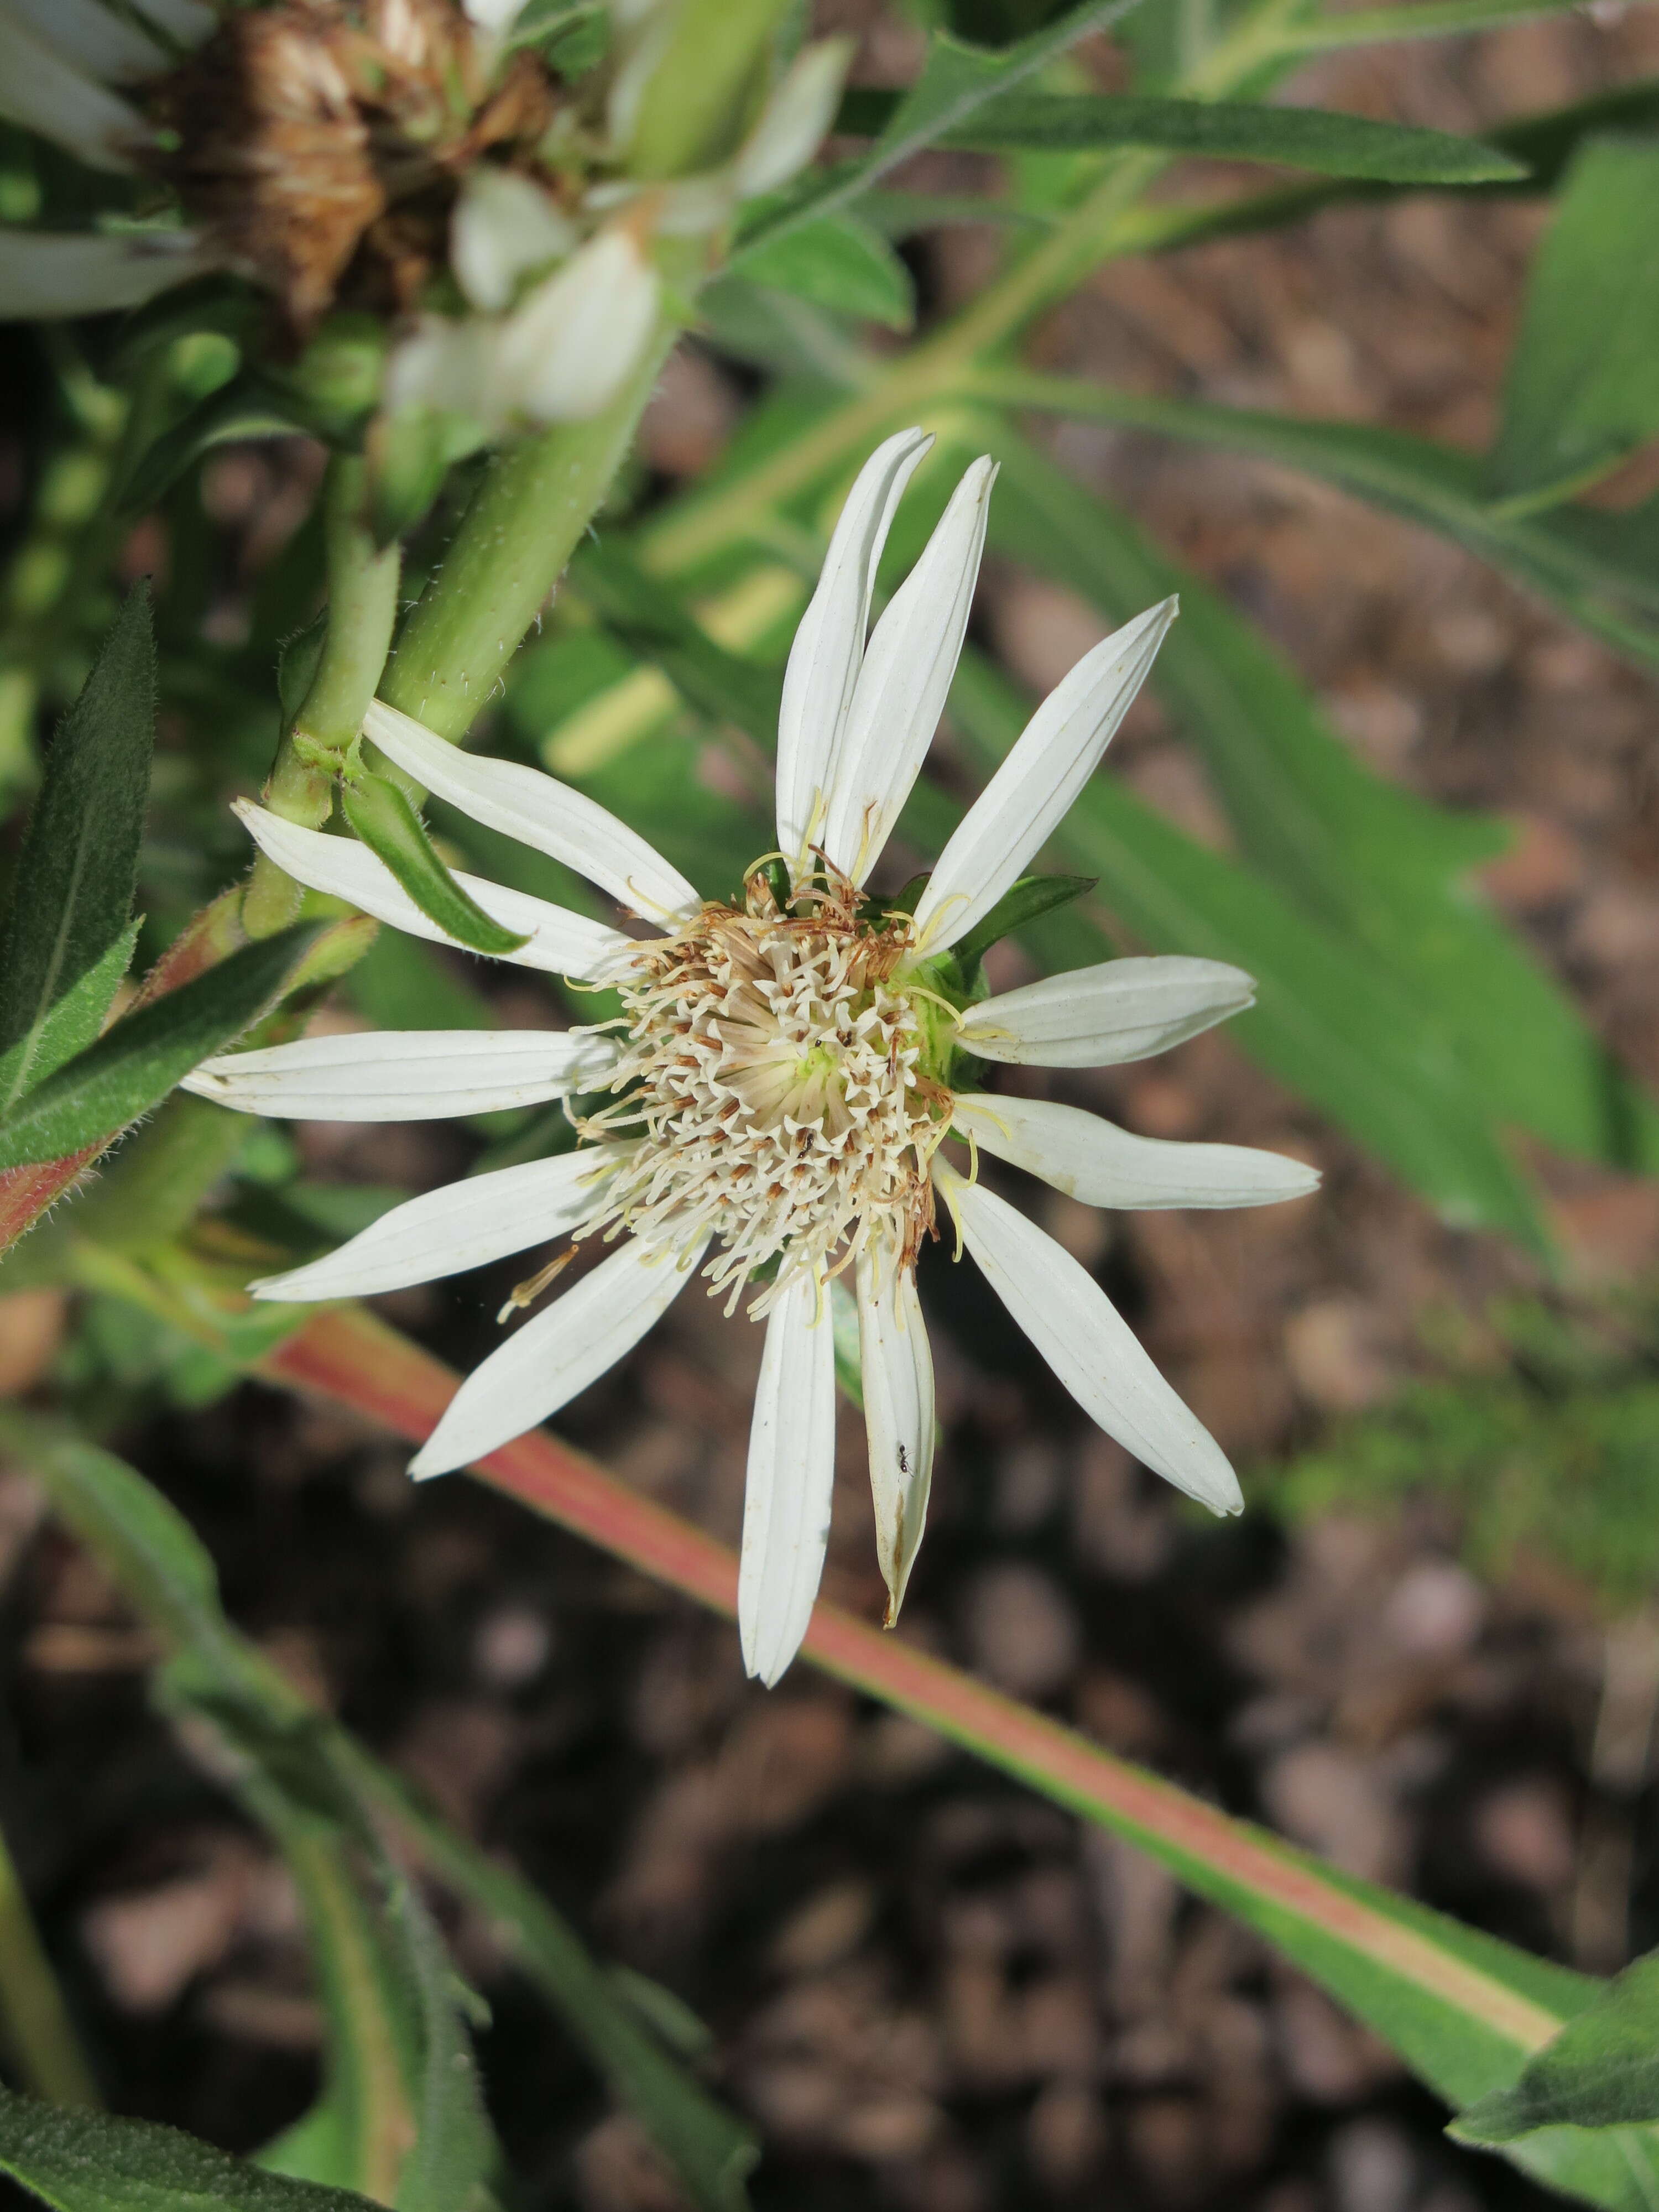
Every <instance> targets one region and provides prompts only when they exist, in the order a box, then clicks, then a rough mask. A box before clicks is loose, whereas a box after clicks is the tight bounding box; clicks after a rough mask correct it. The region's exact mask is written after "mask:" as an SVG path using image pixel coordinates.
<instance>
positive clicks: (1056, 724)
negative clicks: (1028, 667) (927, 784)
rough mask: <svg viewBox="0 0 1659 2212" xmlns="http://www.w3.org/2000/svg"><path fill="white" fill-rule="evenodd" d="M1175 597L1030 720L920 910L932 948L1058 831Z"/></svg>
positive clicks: (969, 923) (988, 902)
mask: <svg viewBox="0 0 1659 2212" xmlns="http://www.w3.org/2000/svg"><path fill="white" fill-rule="evenodd" d="M1175 618H1176V601H1175V600H1174V599H1164V600H1163V601H1162V602H1161V603H1160V604H1159V605H1157V606H1155V607H1149V608H1148V609H1147V611H1146V613H1145V614H1143V615H1137V616H1136V617H1135V618H1134V620H1133V622H1132V623H1125V624H1124V626H1123V628H1122V629H1120V630H1114V631H1113V633H1112V635H1111V636H1110V637H1109V638H1103V640H1102V641H1101V642H1100V643H1099V644H1098V645H1097V646H1096V647H1095V648H1094V650H1093V651H1092V652H1091V653H1085V654H1084V656H1083V658H1082V659H1081V660H1079V663H1078V665H1077V666H1076V667H1075V668H1074V669H1073V671H1072V672H1071V674H1070V675H1069V676H1067V677H1066V678H1064V679H1063V680H1062V681H1061V682H1060V684H1057V685H1056V686H1055V688H1054V690H1053V691H1051V692H1050V693H1049V695H1048V697H1047V698H1046V699H1045V700H1044V701H1043V702H1042V705H1041V706H1040V707H1039V708H1037V710H1036V714H1033V715H1032V717H1031V719H1030V721H1029V722H1028V723H1027V724H1026V726H1025V728H1024V731H1023V732H1022V733H1021V735H1020V738H1019V740H1018V743H1017V744H1015V746H1014V748H1013V750H1012V752H1011V753H1010V754H1009V755H1008V757H1007V759H1006V760H1005V761H1004V762H1003V763H1002V765H1001V767H1000V769H998V770H997V772H996V774H995V775H994V776H993V777H992V778H991V781H989V783H987V785H986V787H985V788H984V790H983V791H982V792H981V793H980V795H979V797H978V798H977V799H975V801H974V804H973V805H972V806H970V807H969V810H968V812H967V814H966V815H965V816H964V817H963V820H962V821H961V822H960V823H958V824H957V829H956V833H955V835H954V836H952V837H951V842H950V843H949V844H948V845H946V847H945V850H944V852H943V853H942V854H940V855H939V866H938V867H937V868H935V869H934V871H933V875H932V876H931V877H930V878H929V879H928V884H927V890H925V891H924V892H923V893H922V895H921V903H920V904H919V905H918V906H917V908H916V933H917V936H918V938H919V939H922V940H923V941H925V943H926V944H927V947H928V949H929V950H930V951H935V952H937V951H942V950H943V949H944V947H945V945H954V944H955V943H956V941H957V939H958V938H959V937H960V936H962V935H963V933H964V931H966V930H969V929H971V928H972V927H973V926H974V924H975V922H976V921H979V919H980V917H981V915H986V914H988V913H989V912H990V910H991V908H993V907H994V905H995V904H996V902H997V901H998V900H999V899H1000V897H1001V896H1002V894H1003V893H1004V891H1006V890H1007V889H1008V888H1009V886H1010V885H1011V884H1012V883H1014V882H1015V881H1016V879H1017V878H1018V876H1019V873H1020V872H1021V870H1022V869H1023V868H1024V866H1025V864H1026V862H1027V861H1028V860H1034V859H1035V858H1036V854H1038V853H1040V852H1041V851H1042V848H1043V846H1044V845H1046V844H1047V842H1048V839H1049V838H1050V837H1051V836H1053V835H1054V831H1055V830H1056V829H1058V828H1059V826H1060V822H1061V820H1062V818H1063V817H1064V816H1065V813H1066V809H1067V808H1068V807H1069V806H1070V805H1071V804H1072V802H1073V799H1075V798H1076V797H1077V795H1078V793H1079V791H1081V790H1082V788H1083V787H1084V785H1085V783H1086V782H1087V781H1088V780H1089V778H1090V777H1091V775H1093V774H1094V772H1095V769H1096V768H1097V766H1098V765H1099V762H1100V757H1101V755H1102V754H1103V752H1104V751H1105V750H1106V748H1107V746H1108V745H1109V744H1110V743H1111V741H1112V738H1114V737H1115V735H1116V732H1117V727H1118V725H1119V723H1120V722H1121V720H1123V717H1124V716H1125V714H1127V713H1128V711H1129V708H1130V705H1131V703H1132V702H1133V698H1134V696H1135V694H1136V692H1137V691H1139V689H1140V687H1141V684H1142V683H1143V682H1144V681H1145V680H1146V671H1147V670H1148V669H1149V668H1150V667H1151V666H1152V661H1153V659H1154V657H1155V656H1156V654H1157V652H1158V647H1159V646H1160V645H1161V644H1162V643H1163V641H1164V632H1165V631H1166V630H1167V629H1169V627H1170V623H1172V622H1173V621H1174V620H1175Z"/></svg>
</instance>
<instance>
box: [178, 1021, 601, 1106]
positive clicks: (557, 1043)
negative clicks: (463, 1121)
mask: <svg viewBox="0 0 1659 2212" xmlns="http://www.w3.org/2000/svg"><path fill="white" fill-rule="evenodd" d="M616 1057H617V1048H616V1045H615V1043H614V1042H612V1040H611V1038H610V1037H609V1036H596V1035H595V1034H594V1032H593V1031H592V1030H368V1031H365V1032H364V1033H362V1035H359V1036H315V1037H301V1038H299V1039H298V1040H297V1041H296V1042H295V1043H293V1044H272V1045H265V1046H263V1047H261V1048H259V1049H258V1050H257V1051H254V1052H233V1053H222V1054H220V1055H219V1056H218V1058H216V1059H215V1060H204V1061H203V1062H202V1065H201V1066H199V1067H198V1068H197V1070H196V1072H195V1073H194V1074H192V1075H187V1076H186V1077H185V1085H184V1087H185V1090H186V1091H195V1093H196V1094H197V1097H201V1098H211V1099H212V1100H214V1101H215V1103H216V1104H218V1105H221V1106H234V1108H235V1109H236V1110H237V1111H238V1112H239V1113H241V1114H273V1115H277V1116H279V1117H280V1118H281V1119H282V1120H283V1121H439V1120H442V1119H443V1118H445V1117H446V1116H447V1115H455V1114H493V1113H495V1112H498V1111H499V1110H500V1109H502V1108H503V1107H507V1106H539V1105H541V1104H542V1103H544V1101H546V1100H547V1099H550V1098H562V1097H567V1096H568V1094H569V1093H570V1092H572V1091H589V1090H592V1089H593V1088H594V1086H595V1085H599V1084H601V1083H603V1082H604V1080H605V1077H606V1076H607V1075H608V1074H609V1073H610V1072H611V1067H612V1066H614V1065H615V1062H616Z"/></svg>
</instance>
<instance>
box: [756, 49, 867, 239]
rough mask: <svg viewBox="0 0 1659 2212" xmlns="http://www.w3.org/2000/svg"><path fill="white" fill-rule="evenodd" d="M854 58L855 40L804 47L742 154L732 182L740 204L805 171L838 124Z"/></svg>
mask: <svg viewBox="0 0 1659 2212" xmlns="http://www.w3.org/2000/svg"><path fill="white" fill-rule="evenodd" d="M852 58H853V41H852V40H850V39H820V40H818V41H817V44H816V45H814V46H803V47H802V49H801V51H800V52H799V53H798V54H797V55H796V57H795V58H794V60H793V62H792V63H791V64H790V65H789V67H788V69H787V70H785V72H784V75H783V78H782V81H781V83H780V84H779V85H778V86H777V88H776V89H775V91H774V92H773V94H772V96H771V98H770V99H769V100H768V101H767V103H766V106H765V109H764V111H763V113H762V116H761V119H760V121H759V122H758V123H757V125H755V127H754V129H753V130H752V131H750V134H749V137H748V138H747V139H746V140H745V142H744V144H743V146H742V147H741V148H740V149H739V150H738V158H737V161H736V162H735V163H734V164H733V170H732V182H733V185H734V186H735V189H736V191H737V196H738V198H739V199H744V200H746V199H753V198H754V197H755V196H756V195H757V193H759V192H770V191H776V190H777V188H778V186H779V185H786V184H787V183H788V181H789V179H790V178H791V177H793V176H794V175H795V174H796V173H798V172H799V170H802V169H804V168H805V167H806V165H807V163H808V162H809V161H811V158H812V156H813V155H814V154H816V153H817V150H818V147H819V145H820V143H822V141H823V137H824V134H825V132H826V131H828V130H829V125H831V124H832V123H833V122H834V121H835V118H836V108H837V106H839V105H840V103H841V88H842V82H843V80H844V79H845V77H846V75H847V65H848V63H849V62H850V61H851V60H852Z"/></svg>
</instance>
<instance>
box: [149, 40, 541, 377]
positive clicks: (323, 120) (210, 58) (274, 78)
mask: <svg viewBox="0 0 1659 2212" xmlns="http://www.w3.org/2000/svg"><path fill="white" fill-rule="evenodd" d="M557 96H558V95H557V91H556V85H555V82H554V80H553V79H552V77H551V76H550V75H549V73H548V71H547V70H546V69H545V68H544V66H543V64H541V63H540V62H539V61H538V60H537V59H536V58H534V57H533V56H532V55H531V54H529V53H526V52H520V53H517V54H514V55H513V56H512V57H511V58H509V59H508V60H507V63H506V64H505V65H504V66H497V65H496V64H495V60H494V58H493V57H492V56H491V55H490V54H489V51H488V49H487V46H486V44H485V42H484V41H483V40H481V38H480V36H479V34H478V33H477V31H476V30H475V28H474V27H473V26H472V25H471V23H470V22H469V21H468V20H467V18H466V16H465V15H464V14H463V13H462V11H461V9H460V8H459V6H457V5H455V4H454V0H362V4H361V5H352V4H345V0H283V4H280V5H278V6H276V7H271V8H264V9H249V10H246V11H245V12H239V13H237V14H234V15H229V16H228V17H227V18H226V19H225V21H223V22H222V24H221V26H220V27H219V29H218V30H217V31H216V33H214V35H213V36H212V38H210V40H208V41H207V43H206V44H205V45H204V46H202V47H200V48H199V49H198V50H197V52H195V53H194V54H192V55H191V58H189V60H188V61H186V62H185V63H184V64H183V65H182V66H181V67H180V68H179V69H178V70H174V71H173V73H172V74H171V75H170V76H167V77H166V78H164V79H162V80H161V82H160V83H159V84H158V85H157V86H156V88H155V93H154V94H153V98H152V103H151V114H152V116H153V118H154V119H155V122H156V123H157V124H158V125H161V128H162V130H163V131H165V132H166V133H167V138H168V140H169V146H168V149H167V150H166V151H164V152H162V153H161V154H160V155H157V156H155V167H156V169H157V171H158V173H160V174H161V176H163V177H164V178H165V179H166V180H167V182H168V183H170V184H171V185H173V186H174V188H175V189H176V190H177V191H178V192H179V196H180V197H181V198H182V200H183V201H184V204H185V210H186V211H187V212H188V214H189V215H190V216H191V219H192V220H193V221H195V222H197V223H199V224H200V225H201V226H202V228H204V230H205V231H206V232H207V233H208V234H210V237H211V238H212V239H213V240H214V241H215V242H216V245H217V246H219V248H220V249H221V250H222V252H223V253H224V254H225V256H226V258H228V260H229V261H230V262H231V263H232V264H233V265H234V266H237V267H240V268H241V269H242V270H245V271H246V274H248V275H249V276H252V277H253V278H255V279H256V280H257V281H258V282H259V283H262V284H264V286H265V287H266V288H267V289H269V290H270V291H271V292H273V293H274V294H275V295H276V298H277V299H278V300H279V301H280V302H281V304H282V307H283V314H284V317H285V319H286V320H287V322H288V324H289V327H290V330H291V331H293V333H294V334H295V337H302V336H303V335H304V334H305V333H306V332H307V331H308V330H309V329H310V328H311V327H312V326H313V325H314V324H315V323H316V321H317V319H319V316H321V315H322V314H323V313H325V311H326V309H327V308H328V307H330V306H331V305H332V304H333V302H334V301H336V300H337V299H341V300H343V301H345V302H346V303H347V304H349V305H353V306H359V307H368V308H371V309H374V310H377V311H380V312H386V311H389V310H404V309H407V308H409V307H412V306H413V305H414V304H415V302H416V299H417V298H418V295H419V294H420V291H421V289H422V285H423V284H424V283H425V282H426V279H427V277H428V276H429V275H430V273H431V272H432V270H434V268H435V267H436V266H437V265H439V264H441V261H442V259H443V257H444V251H445V230H446V224H447V218H448V213H449V209H450V206H451V204H452V202H453V197H454V193H455V186H456V183H457V181H458V179H459V177H460V176H461V175H462V174H463V173H465V170H466V168H467V167H469V166H470V165H471V164H472V163H473V162H475V161H478V160H479V159H480V158H481V157H482V156H483V155H485V154H486V153H487V152H491V151H496V152H499V151H501V150H505V151H506V152H507V155H509V156H511V155H515V154H517V155H528V153H529V152H530V150H531V149H532V148H533V147H534V145H535V143H536V142H537V141H538V139H539V138H540V137H541V136H542V134H543V133H544V131H545V130H546V129H547V126H548V125H549V123H550V121H551V119H552V117H553V113H554V109H555V106H556V100H557Z"/></svg>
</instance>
